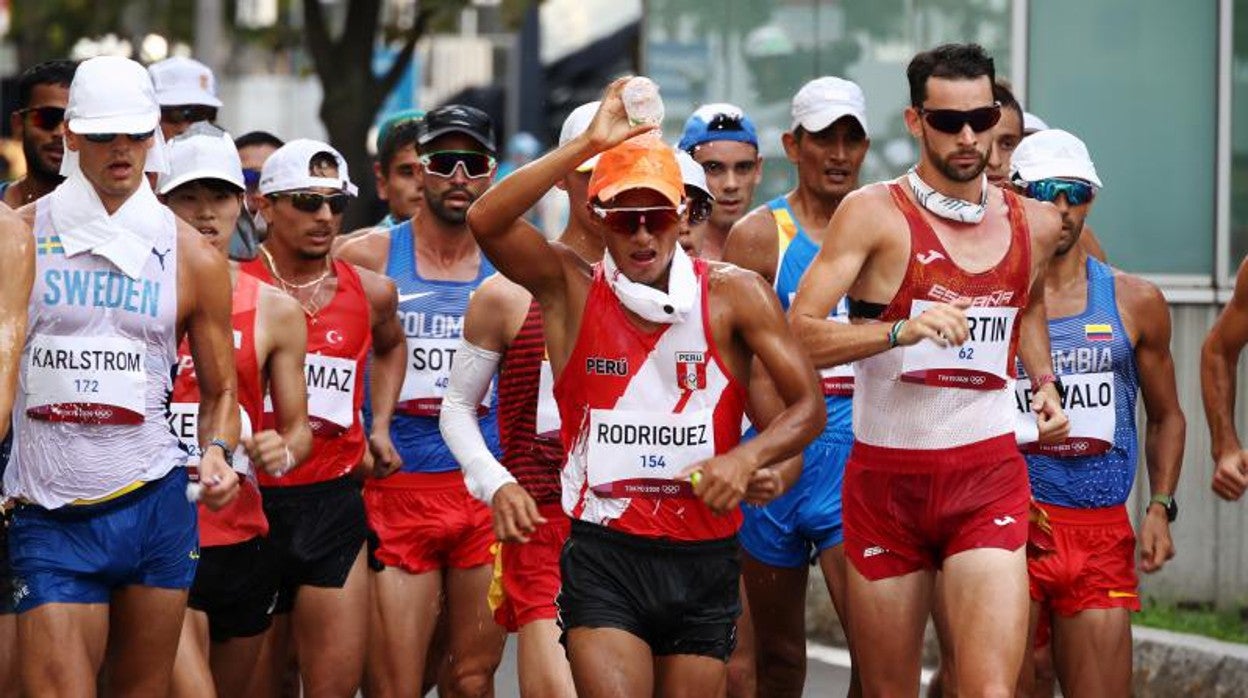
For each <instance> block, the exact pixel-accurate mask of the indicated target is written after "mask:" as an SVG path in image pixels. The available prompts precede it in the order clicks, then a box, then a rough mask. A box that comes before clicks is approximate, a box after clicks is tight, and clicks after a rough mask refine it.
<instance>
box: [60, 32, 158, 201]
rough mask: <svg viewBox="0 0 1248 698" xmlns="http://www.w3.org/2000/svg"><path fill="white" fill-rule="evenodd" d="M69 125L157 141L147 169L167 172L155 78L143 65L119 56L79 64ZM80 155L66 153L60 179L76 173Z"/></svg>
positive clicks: (85, 131) (74, 128) (85, 130)
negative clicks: (142, 135) (147, 135)
mask: <svg viewBox="0 0 1248 698" xmlns="http://www.w3.org/2000/svg"><path fill="white" fill-rule="evenodd" d="M65 122H66V125H67V126H68V127H69V130H70V131H73V132H74V133H81V134H89V133H147V132H149V131H155V132H156V134H155V139H156V142H155V143H154V144H153V145H152V147H151V149H150V150H148V152H147V161H146V165H145V168H144V169H145V170H146V171H148V172H164V171H166V169H167V163H166V158H165V141H164V138H163V137H162V136H161V134H160V129H159V128H157V127H158V126H160V105H158V104H157V103H156V91H155V90H154V89H153V88H152V79H151V78H150V77H149V76H148V74H147V71H146V70H144V69H143V66H141V65H139V64H138V63H137V62H135V61H132V60H130V59H129V58H122V57H120V56H98V57H96V58H91V59H89V60H85V61H83V62H82V63H81V64H79V66H78V69H77V71H75V72H74V79H73V81H72V82H70V84H69V104H67V105H66V107H65ZM78 169H79V167H78V153H77V152H75V151H73V150H70V149H69V148H65V157H64V158H62V159H61V175H62V176H65V177H68V176H69V175H70V174H71V173H73V172H76V171H77V170H78Z"/></svg>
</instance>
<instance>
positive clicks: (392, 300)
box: [352, 264, 399, 313]
mask: <svg viewBox="0 0 1248 698" xmlns="http://www.w3.org/2000/svg"><path fill="white" fill-rule="evenodd" d="M352 267H353V268H354V269H355V271H356V273H358V274H359V275H360V285H361V286H363V287H364V295H365V296H367V297H368V303H369V305H370V306H372V308H373V310H376V311H378V312H387V313H393V312H396V311H397V310H398V306H399V297H398V291H397V290H396V288H397V287H396V286H395V285H394V280H393V279H391V278H390V277H388V276H385V275H384V274H378V273H377V272H375V271H371V270H369V269H365V268H363V267H361V266H359V265H355V264H353V265H352Z"/></svg>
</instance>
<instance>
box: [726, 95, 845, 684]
mask: <svg viewBox="0 0 1248 698" xmlns="http://www.w3.org/2000/svg"><path fill="white" fill-rule="evenodd" d="M792 113H793V127H792V129H791V131H789V132H788V133H785V134H784V149H785V154H786V155H787V156H788V158H789V160H790V161H791V162H792V163H793V164H794V166H795V167H796V168H797V175H798V176H797V180H798V184H797V188H796V189H794V190H793V191H791V192H789V193H788V194H785V195H784V196H780V197H777V198H776V199H774V200H772V201H770V202H768V203H767V204H766V205H765V206H760V207H759V208H757V209H755V210H754V211H752V212H750V214H749V215H747V216H746V217H745V218H743V219H741V221H740V222H738V223H737V224H736V225H735V226H733V229H732V232H731V234H730V235H729V236H728V244H727V247H726V248H725V250H724V261H727V262H732V263H734V264H737V265H738V266H742V267H746V268H748V269H752V270H754V271H756V272H758V273H759V274H761V275H763V277H764V278H766V279H768V280H770V281H771V282H772V283H774V284H775V287H776V293H777V294H778V295H779V298H780V303H781V305H783V306H784V307H785V308H786V309H787V308H788V307H789V302H790V301H791V300H792V298H793V294H794V293H795V292H796V291H797V285H798V282H799V281H800V280H801V277H802V274H803V273H804V272H805V271H806V267H807V266H808V265H809V264H810V262H811V260H813V259H814V257H815V254H816V253H817V252H818V251H819V244H820V239H819V236H820V235H821V234H822V231H823V229H824V228H825V227H826V226H827V223H828V221H829V220H831V218H832V214H833V213H834V212H835V211H836V208H837V206H839V205H840V202H841V200H842V199H844V198H845V196H846V195H848V194H849V193H850V192H851V191H853V190H854V189H855V188H857V186H858V172H859V169H860V168H861V167H862V161H863V159H864V158H865V157H866V154H867V148H868V147H869V145H870V139H869V138H868V137H867V120H866V101H865V98H864V97H863V94H862V90H861V89H860V88H859V87H858V86H857V85H856V84H854V83H852V82H850V81H848V80H842V79H840V78H834V77H823V78H819V79H817V80H812V81H811V82H809V83H807V84H806V85H805V86H803V87H802V89H801V90H799V91H798V93H797V95H796V96H795V97H794V98H793V105H792ZM844 304H845V301H844V300H842V301H841V304H840V305H839V306H838V308H837V310H836V312H835V313H834V314H833V317H832V319H833V320H838V319H839V320H840V321H845V320H846V315H847V314H846V312H845V305H844ZM820 374H821V376H820V378H821V381H822V383H823V389H824V396H825V400H826V402H827V408H828V423H827V427H826V428H825V429H824V432H823V435H822V436H821V437H820V438H818V439H816V440H815V441H814V442H813V443H812V444H811V445H810V446H808V447H807V448H806V451H805V453H804V454H803V463H802V468H801V475H800V477H799V478H797V481H796V483H792V485H791V487H790V489H789V490H788V491H787V492H785V493H784V494H782V495H781V496H780V497H778V498H777V499H775V500H774V501H772V502H771V503H769V504H767V505H766V506H763V507H759V508H754V507H746V508H745V521H744V523H743V524H742V527H741V533H740V536H741V545H742V547H743V548H744V549H745V552H746V555H745V564H744V565H743V575H744V579H745V584H746V589H747V590H748V592H749V600H750V612H751V615H752V618H753V622H754V631H755V635H756V643H757V646H758V658H757V666H758V690H759V693H760V694H762V695H768V696H772V695H778V696H797V695H801V691H802V685H803V683H804V681H805V675H806V646H805V637H806V632H805V627H806V621H805V598H806V578H807V571H808V570H807V566H808V565H809V564H812V563H814V562H815V561H816V560H818V562H819V565H820V567H821V568H822V570H823V575H824V580H825V582H826V584H827V588H828V593H829V594H830V595H831V596H832V601H833V604H834V605H835V606H836V609H837V614H838V616H839V617H840V619H841V623H842V625H844V623H845V617H846V614H847V610H846V608H845V601H844V586H845V555H844V552H843V547H842V545H841V543H842V540H843V537H842V527H841V481H842V478H843V476H844V472H845V461H846V459H847V458H848V457H849V451H850V447H851V446H852V444H853V428H852V423H851V405H852V402H853V400H852V397H851V396H852V395H853V374H852V371H851V369H850V368H849V367H848V366H837V367H832V366H829V367H821V368H820ZM759 379H760V377H759V376H758V375H755V377H754V382H756V383H757V382H759ZM758 393H759V391H758V390H757V389H756V388H754V387H752V388H751V401H752V402H757V394H758ZM756 406H757V405H756ZM763 409H764V410H765V409H766V408H763ZM755 416H756V417H757V415H755ZM790 479H791V476H790ZM857 690H858V688H857V684H856V677H855V682H854V686H853V687H852V688H851V693H852V694H853V695H856V694H857V693H856V692H857Z"/></svg>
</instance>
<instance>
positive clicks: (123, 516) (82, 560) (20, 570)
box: [9, 468, 199, 613]
mask: <svg viewBox="0 0 1248 698" xmlns="http://www.w3.org/2000/svg"><path fill="white" fill-rule="evenodd" d="M186 483H187V475H186V469H185V468H174V469H173V470H172V471H171V472H170V473H169V474H168V475H165V476H164V477H162V478H160V479H159V480H153V481H151V482H149V483H147V484H146V485H144V486H142V487H140V488H139V489H137V490H134V491H133V492H129V493H127V494H124V495H122V496H120V497H117V498H116V499H110V500H108V501H106V502H101V503H99V504H91V505H85V506H72V505H66V506H63V507H59V508H57V509H51V510H49V509H44V508H43V507H40V506H36V505H33V504H22V505H19V506H18V507H17V509H16V510H15V511H14V512H13V521H12V524H11V525H10V528H9V554H10V560H11V564H12V567H13V597H14V602H15V605H16V607H17V612H18V613H25V612H26V611H29V610H32V609H34V608H36V607H38V606H41V605H43V604H46V603H108V600H109V596H110V594H111V593H112V592H113V590H115V589H118V588H120V587H125V586H136V585H137V586H148V587H158V588H162V589H189V588H190V586H191V582H192V581H193V580H194V579H195V567H196V565H197V562H198V560H199V525H198V518H197V512H196V510H195V504H194V503H192V502H188V501H187V499H186Z"/></svg>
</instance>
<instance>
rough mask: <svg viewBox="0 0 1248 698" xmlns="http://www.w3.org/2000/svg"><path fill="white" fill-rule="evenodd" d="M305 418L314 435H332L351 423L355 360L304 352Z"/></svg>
mask: <svg viewBox="0 0 1248 698" xmlns="http://www.w3.org/2000/svg"><path fill="white" fill-rule="evenodd" d="M304 371H305V373H306V376H307V380H308V421H309V422H310V423H311V426H312V432H313V433H314V434H316V435H318V436H330V437H332V436H336V435H338V434H341V433H342V432H344V431H346V430H347V429H349V428H351V425H352V424H354V423H355V377H356V376H355V371H356V365H355V361H353V360H351V359H344V358H341V357H337V356H323V355H321V354H308V355H307V359H306V360H305V362H304Z"/></svg>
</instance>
